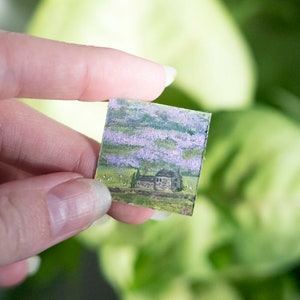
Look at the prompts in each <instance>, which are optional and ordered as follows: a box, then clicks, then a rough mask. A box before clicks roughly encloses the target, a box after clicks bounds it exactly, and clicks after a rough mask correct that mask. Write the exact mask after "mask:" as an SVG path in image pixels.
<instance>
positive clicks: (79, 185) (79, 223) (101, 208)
mask: <svg viewBox="0 0 300 300" xmlns="http://www.w3.org/2000/svg"><path fill="white" fill-rule="evenodd" d="M47 205H48V211H49V217H50V226H51V230H52V234H53V237H54V242H58V241H61V240H63V239H66V238H67V237H69V236H72V235H74V234H76V233H79V232H80V231H82V230H84V229H86V228H87V227H89V226H90V225H91V224H92V223H93V222H95V221H96V220H97V219H99V218H100V217H102V216H104V215H105V214H106V212H107V211H108V209H109V208H110V206H111V195H110V192H109V190H108V189H107V187H106V186H105V185H103V184H102V183H101V182H99V181H95V180H93V179H85V178H79V179H73V180H70V181H67V182H64V183H62V184H59V185H58V186H56V187H54V188H53V189H51V191H50V192H49V193H48V195H47Z"/></svg>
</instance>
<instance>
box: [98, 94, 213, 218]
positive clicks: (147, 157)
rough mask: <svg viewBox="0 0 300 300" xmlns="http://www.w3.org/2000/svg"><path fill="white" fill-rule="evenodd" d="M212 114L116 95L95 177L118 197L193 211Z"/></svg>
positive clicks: (114, 196) (122, 199) (124, 199)
mask: <svg viewBox="0 0 300 300" xmlns="http://www.w3.org/2000/svg"><path fill="white" fill-rule="evenodd" d="M210 118H211V114H209V113H203V112H199V111H193V110H187V109H183V108H178V107H172V106H167V105H162V104H156V103H147V102H142V101H132V100H123V99H111V100H110V101H109V104H108V111H107V116H106V124H105V129H104V133H103V140H102V144H101V152H100V155H99V160H98V167H97V171H96V175H95V179H96V180H100V181H101V182H103V183H104V184H105V185H106V186H107V187H108V188H109V190H110V192H111V194H112V198H113V200H115V201H120V202H123V203H129V204H134V205H139V206H145V207H149V208H153V209H157V210H163V211H169V212H176V213H180V214H184V215H192V213H193V208H194V202H195V199H196V194H197V187H198V181H199V176H200V170H201V166H202V160H203V155H204V152H205V148H206V141H207V134H208V129H209V123H210Z"/></svg>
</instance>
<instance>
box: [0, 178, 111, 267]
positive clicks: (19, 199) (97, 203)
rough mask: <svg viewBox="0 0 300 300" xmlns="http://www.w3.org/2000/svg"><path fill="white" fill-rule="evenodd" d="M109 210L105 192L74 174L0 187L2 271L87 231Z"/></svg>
mask: <svg viewBox="0 0 300 300" xmlns="http://www.w3.org/2000/svg"><path fill="white" fill-rule="evenodd" d="M110 205H111V196H110V193H109V191H108V189H107V188H106V187H105V186H104V185H103V184H101V183H100V182H97V181H94V180H92V179H85V178H82V177H81V176H80V175H79V174H75V173H56V174H50V175H43V176H38V177H33V178H28V179H25V180H20V181H13V182H9V183H5V184H3V185H0V237H1V243H0V266H1V265H7V264H10V263H13V262H15V261H18V260H21V259H25V258H28V257H31V256H33V255H35V254H37V253H39V252H41V251H43V250H45V249H46V248H49V247H50V246H52V245H54V244H56V243H58V242H60V241H62V240H64V239H66V238H68V237H70V236H73V235H75V234H76V233H79V232H80V231H82V230H84V229H86V228H87V227H88V226H90V225H91V224H92V223H93V222H94V221H95V220H97V219H98V218H100V217H101V216H103V215H104V214H105V213H106V212H107V211H108V209H109V208H110Z"/></svg>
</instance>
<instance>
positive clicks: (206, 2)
mask: <svg viewBox="0 0 300 300" xmlns="http://www.w3.org/2000/svg"><path fill="white" fill-rule="evenodd" d="M0 28H1V29H5V30H11V31H19V32H27V33H30V34H33V35H36V36H40V37H46V38H52V39H56V40H62V41H67V42H75V43H82V44H92V45H99V46H100V45H101V46H108V47H114V48H118V49H121V50H124V51H127V52H130V53H133V54H136V55H140V56H143V57H146V58H148V59H151V60H155V61H158V62H160V63H163V64H168V65H172V66H174V67H175V68H176V69H177V71H178V76H177V78H176V81H175V83H174V84H172V85H171V86H170V87H168V88H167V89H166V91H165V92H164V93H163V94H162V95H161V96H160V97H159V99H157V102H160V103H165V104H169V105H175V106H179V107H185V108H190V109H196V110H202V111H209V112H212V113H213V117H212V122H211V129H210V133H209V138H208V145H207V153H206V160H205V162H204V166H203V169H202V174H201V179H200V185H199V191H198V198H197V203H196V207H195V212H194V216H193V217H185V216H179V215H172V216H170V217H169V218H168V219H167V220H165V221H163V222H157V221H149V222H147V223H145V224H142V225H138V226H137V225H135V226H133V225H126V224H121V223H117V222H115V221H114V220H111V219H109V220H108V222H106V223H105V224H103V225H101V226H98V227H93V228H90V229H88V230H87V231H86V232H84V233H82V234H80V235H79V236H77V237H75V238H72V239H70V240H68V241H65V242H64V243H61V244H60V245H57V246H55V247H53V248H51V249H49V250H47V251H45V252H44V253H42V254H41V258H42V264H41V268H40V270H39V272H38V273H37V274H36V275H34V276H33V277H30V278H29V279H27V280H26V281H25V282H24V283H23V284H21V285H20V286H18V287H15V288H11V289H2V290H0V299H84V298H86V299H108V300H110V299H125V300H148V299H149V300H150V299H158V300H165V299H166V300H169V299H172V300H177V299H178V300H179V299H180V300H182V299H186V300H194V299H204V300H211V299H222V300H239V299H258V300H260V299H262V300H265V299H266V300H268V299H272V300H273V299H280V300H281V299H284V300H295V299H300V265H299V263H300V234H299V232H298V231H299V229H300V184H299V182H300V155H299V153H300V138H299V137H300V123H299V121H300V100H299V97H300V60H299V57H300V4H299V1H297V0H265V1H260V0H201V1H199V0H188V1H186V0H185V1H183V0H178V1H171V0H165V1H159V0H152V1H147V0H128V1H125V0H110V1H108V0H89V1H81V0H64V1H59V0H22V1H21V0H0ZM24 101H26V102H27V103H29V104H30V105H32V106H33V107H35V108H36V109H38V110H40V111H42V112H43V113H45V114H47V115H49V116H51V117H53V118H55V119H57V120H58V121H60V122H63V123H65V124H67V125H69V126H71V127H72V128H74V129H76V130H79V131H81V132H83V133H84V134H87V135H89V136H91V137H93V138H94V139H96V140H98V141H101V134H102V128H103V121H104V118H105V112H106V104H104V103H78V102H76V101H74V102H72V101H70V102H69V101H68V102H62V101H47V100H45V101H42V102H38V101H35V100H26V99H25V100H24ZM298 226H299V227H298Z"/></svg>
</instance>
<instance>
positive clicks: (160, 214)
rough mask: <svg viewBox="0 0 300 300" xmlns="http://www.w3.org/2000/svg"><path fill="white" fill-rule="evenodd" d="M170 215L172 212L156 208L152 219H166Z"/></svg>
mask: <svg viewBox="0 0 300 300" xmlns="http://www.w3.org/2000/svg"><path fill="white" fill-rule="evenodd" d="M170 216H171V213H170V212H167V211H160V210H156V211H155V212H154V214H153V215H152V217H151V218H150V219H151V220H155V221H164V220H166V219H167V218H169V217H170Z"/></svg>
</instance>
